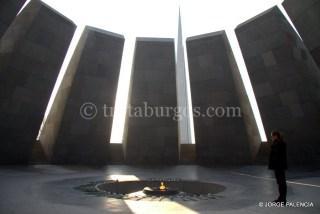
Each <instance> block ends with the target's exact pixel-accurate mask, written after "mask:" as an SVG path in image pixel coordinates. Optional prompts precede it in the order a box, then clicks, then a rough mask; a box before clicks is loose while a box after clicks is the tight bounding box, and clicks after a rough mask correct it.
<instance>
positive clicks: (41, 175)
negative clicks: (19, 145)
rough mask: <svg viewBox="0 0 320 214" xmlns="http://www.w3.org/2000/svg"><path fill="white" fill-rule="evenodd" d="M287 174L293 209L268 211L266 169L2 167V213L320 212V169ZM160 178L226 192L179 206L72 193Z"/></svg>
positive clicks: (271, 183)
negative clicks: (112, 182) (90, 185)
mask: <svg viewBox="0 0 320 214" xmlns="http://www.w3.org/2000/svg"><path fill="white" fill-rule="evenodd" d="M287 174H288V202H292V203H291V204H290V206H289V207H274V206H273V207H265V206H266V205H265V203H266V202H268V201H272V200H273V199H275V198H276V196H277V193H276V182H275V180H274V179H273V175H272V173H271V172H270V171H269V170H267V169H266V167H265V166H245V167H234V168H208V167H202V166H197V165H180V166H173V167H132V166H124V165H110V166H105V167H102V168H89V167H79V166H55V165H32V166H25V167H23V166H19V167H18V166H16V167H12V166H10V167H9V166H2V167H0V187H1V193H0V213H1V214H16V213H19V214H20V213H23V214H29V213H30V214H38V213H39V214H51V213H54V214H59V213H68V214H71V213H76V214H83V213H86V214H87V213H90V214H95V213H113V212H115V213H245V214H251V213H290V214H295V213H317V214H318V213H320V197H319V196H320V170H311V169H308V170H307V169H290V170H289V171H288V173H287ZM159 178H163V179H185V180H200V181H206V182H214V183H217V184H220V185H223V186H225V187H226V189H225V190H224V191H223V192H220V193H218V194H217V198H216V199H213V200H201V201H181V202H180V201H179V202H177V201H157V200H156V201H134V200H121V199H115V198H107V197H97V196H93V195H87V194H84V193H83V192H80V191H78V190H76V189H74V187H75V186H78V185H81V184H84V183H87V182H90V181H97V180H103V179H119V180H130V179H159ZM259 202H260V203H261V202H262V207H260V206H259ZM300 202H309V203H304V205H305V206H313V207H294V206H298V205H299V204H298V203H300ZM301 205H302V204H301ZM268 206H270V204H269V205H268Z"/></svg>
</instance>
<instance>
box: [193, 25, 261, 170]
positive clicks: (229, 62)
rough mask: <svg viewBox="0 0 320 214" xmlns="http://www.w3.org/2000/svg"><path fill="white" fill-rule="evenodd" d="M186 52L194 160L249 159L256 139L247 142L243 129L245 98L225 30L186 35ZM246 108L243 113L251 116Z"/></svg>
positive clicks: (221, 161)
mask: <svg viewBox="0 0 320 214" xmlns="http://www.w3.org/2000/svg"><path fill="white" fill-rule="evenodd" d="M187 53H188V62H189V74H190V87H191V96H192V106H193V110H194V114H193V115H194V130H195V141H196V154H197V161H198V162H199V163H204V164H238V163H239V164H240V163H247V162H249V161H250V160H251V158H252V154H251V153H250V149H252V153H255V152H256V150H257V148H256V147H257V143H258V142H257V141H255V142H251V141H250V138H249V136H248V134H247V131H246V125H245V122H244V117H243V111H242V108H241V104H240V99H243V100H244V102H248V98H247V97H246V94H245V93H244V94H242V93H241V92H240V91H239V90H240V88H242V90H244V88H243V84H241V83H236V82H235V81H236V80H237V81H241V77H240V73H239V71H238V70H237V67H236V64H235V60H234V58H233V54H232V52H231V48H230V45H229V42H228V39H227V37H226V33H225V32H224V31H219V32H215V33H209V34H204V35H199V36H195V37H189V38H188V39H187ZM245 108H247V107H245ZM247 110H248V109H246V111H245V112H246V113H245V114H246V117H248V118H250V117H251V118H253V114H252V112H249V114H250V115H248V114H247ZM249 110H250V108H249ZM223 112H225V113H223ZM256 132H257V130H255V132H252V133H251V135H252V137H253V136H257V133H256ZM251 143H252V144H251Z"/></svg>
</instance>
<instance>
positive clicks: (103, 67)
mask: <svg viewBox="0 0 320 214" xmlns="http://www.w3.org/2000/svg"><path fill="white" fill-rule="evenodd" d="M123 45H124V37H123V36H122V35H118V34H114V33H111V32H107V31H104V30H101V29H97V28H93V27H88V26H87V27H86V28H85V29H84V31H83V33H82V36H81V38H80V40H79V43H78V45H77V48H76V50H75V52H74V54H73V57H72V59H71V61H70V63H69V66H68V68H67V71H66V74H65V76H64V79H63V81H62V83H61V86H60V88H59V91H58V94H57V96H56V98H55V101H54V104H53V108H52V110H51V112H50V114H49V116H48V119H47V121H46V124H45V126H44V129H43V131H42V133H41V136H40V142H41V144H42V145H43V148H44V150H45V152H46V154H47V156H48V157H49V159H50V160H51V161H52V162H54V163H76V164H81V163H83V164H103V163H106V162H107V160H108V156H109V154H108V151H109V150H108V147H109V142H110V135H111V128H112V120H113V116H112V112H111V108H114V104H115V96H116V91H117V87H118V78H119V72H120V65H121V58H122V52H123ZM88 103H89V104H88Z"/></svg>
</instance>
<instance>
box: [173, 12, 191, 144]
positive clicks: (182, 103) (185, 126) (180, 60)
mask: <svg viewBox="0 0 320 214" xmlns="http://www.w3.org/2000/svg"><path fill="white" fill-rule="evenodd" d="M176 48H177V67H176V72H177V93H178V106H179V108H180V111H182V112H181V118H180V121H179V143H183V144H188V143H192V137H191V126H190V124H191V123H190V119H191V118H190V108H189V103H188V84H187V81H188V79H189V78H187V73H186V64H185V56H184V45H183V35H182V24H181V13H180V7H179V17H178V36H177V46H176Z"/></svg>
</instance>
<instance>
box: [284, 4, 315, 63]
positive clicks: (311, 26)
mask: <svg viewBox="0 0 320 214" xmlns="http://www.w3.org/2000/svg"><path fill="white" fill-rule="evenodd" d="M282 5H283V7H284V8H285V10H286V11H287V13H288V15H289V17H290V18H291V20H292V22H293V24H294V26H295V27H296V29H297V30H298V32H299V34H300V36H301V37H302V39H303V41H304V43H305V45H306V46H307V48H308V49H309V51H310V52H311V55H312V56H313V58H314V60H315V61H316V62H317V64H318V67H319V68H320V28H319V26H320V1H319V0H303V1H301V0H285V1H284V2H283V3H282Z"/></svg>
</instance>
